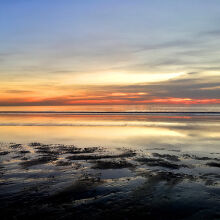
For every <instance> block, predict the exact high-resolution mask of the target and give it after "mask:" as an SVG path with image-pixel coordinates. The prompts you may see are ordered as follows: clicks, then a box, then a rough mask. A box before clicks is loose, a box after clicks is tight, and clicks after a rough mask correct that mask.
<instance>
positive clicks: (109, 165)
mask: <svg viewBox="0 0 220 220" xmlns="http://www.w3.org/2000/svg"><path fill="white" fill-rule="evenodd" d="M131 167H134V164H132V163H129V162H127V161H126V160H119V161H116V160H113V161H102V160H99V161H95V162H94V165H93V166H92V168H93V169H122V168H131Z"/></svg>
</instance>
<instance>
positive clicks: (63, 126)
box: [0, 107, 220, 152]
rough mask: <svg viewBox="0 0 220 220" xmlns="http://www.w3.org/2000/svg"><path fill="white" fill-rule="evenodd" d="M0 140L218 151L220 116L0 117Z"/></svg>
mask: <svg viewBox="0 0 220 220" xmlns="http://www.w3.org/2000/svg"><path fill="white" fill-rule="evenodd" d="M187 108H188V107H187ZM154 110H155V109H154ZM174 110H175V111H177V109H174ZM189 110H190V111H192V109H191V108H190V109H188V110H187V111H189ZM193 110H195V109H193ZM217 110H218V108H215V112H216V111H217ZM102 111H103V109H102ZM166 111H167V109H166ZM182 111H186V109H182ZM0 140H1V142H16V143H22V144H27V143H30V142H33V141H35V142H42V143H45V144H52V143H53V144H75V145H77V146H79V147H85V146H88V147H90V146H105V147H111V148H112V147H120V146H126V147H132V148H145V147H149V146H161V145H166V146H167V147H169V146H173V147H175V148H184V149H185V150H188V149H190V150H195V151H197V150H198V151H210V152H211V151H220V147H219V140H220V115H219V114H211V115H209V114H204V113H203V114H196V113H177V114H175V113H171V114H170V113H168V114H164V113H163V114H101V115H100V114H83V115H82V114H70V113H68V114H65V113H35V114H33V113H31V112H29V113H19V114H18V113H10V114H5V113H0Z"/></svg>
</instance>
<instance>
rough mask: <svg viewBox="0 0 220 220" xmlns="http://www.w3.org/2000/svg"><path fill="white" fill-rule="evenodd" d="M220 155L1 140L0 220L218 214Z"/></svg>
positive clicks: (219, 216) (210, 216)
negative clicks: (25, 143) (78, 146)
mask: <svg viewBox="0 0 220 220" xmlns="http://www.w3.org/2000/svg"><path fill="white" fill-rule="evenodd" d="M219 171H220V157H219V153H217V152H212V153H209V154H208V153H206V154H203V153H202V152H200V154H198V155H195V154H190V153H188V152H187V153H186V152H182V151H181V150H176V149H172V148H160V147H158V148H147V149H143V150H137V151H134V150H131V149H127V148H117V149H114V150H110V149H109V148H102V147H90V148H77V147H75V146H73V145H54V144H49V145H44V144H40V143H30V144H27V145H22V144H16V143H10V144H8V143H1V145H0V175H1V179H0V212H1V219H103V218H105V219H112V218H120V219H133V218H136V219H137V218H139V219H140V218H145V219H169V220H172V219H175V220H176V219H206V220H208V219H220V209H219V207H220V174H219Z"/></svg>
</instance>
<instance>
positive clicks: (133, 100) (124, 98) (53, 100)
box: [0, 93, 220, 106]
mask: <svg viewBox="0 0 220 220" xmlns="http://www.w3.org/2000/svg"><path fill="white" fill-rule="evenodd" d="M117 95H119V96H117ZM129 95H130V96H129ZM131 95H132V94H129V93H128V94H126V95H125V94H124V95H122V94H116V95H113V96H112V94H111V95H110V96H95V95H94V96H87V97H73V96H60V97H50V98H48V97H46V98H38V97H25V98H21V97H14V98H11V97H10V98H6V97H1V98H0V106H32V105H33V106H46V105H47V106H49V105H51V106H53V105H55V106H62V105H111V104H112V105H138V104H186V105H194V104H195V105H196V104H220V99H191V98H175V97H167V98H153V99H144V98H142V99H140V97H141V95H138V93H136V96H131ZM133 95H134V94H133ZM113 97H115V98H113ZM116 97H117V98H116Z"/></svg>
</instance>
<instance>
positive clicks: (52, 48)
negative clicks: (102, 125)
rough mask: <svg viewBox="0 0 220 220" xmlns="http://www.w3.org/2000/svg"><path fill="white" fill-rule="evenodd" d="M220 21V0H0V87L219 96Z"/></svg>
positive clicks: (34, 91) (50, 95) (49, 95)
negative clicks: (175, 89)
mask: <svg viewBox="0 0 220 220" xmlns="http://www.w3.org/2000/svg"><path fill="white" fill-rule="evenodd" d="M219 23H220V2H219V0H210V1H207V0H184V1H181V0H154V1H148V0H135V1H133V0H108V1H103V0H93V1H92V0H83V1H82V0H72V1H71V0H62V1H61V0H1V1H0V30H1V34H0V42H1V43H0V86H1V88H2V89H1V93H2V96H4V97H7V95H8V97H10V98H13V93H12V91H13V90H14V91H17V92H20V93H19V94H20V97H19V98H20V99H22V98H24V97H26V98H27V99H28V98H29V99H30V98H39V97H40V96H41V97H44V100H46V99H47V98H53V99H56V96H57V95H56V94H59V91H60V90H62V95H63V96H64V97H65V96H68V97H69V96H72V95H73V94H74V96H76V97H78V99H82V97H85V96H88V95H89V96H94V94H96V95H97V94H98V93H102V94H106V93H107V94H111V93H116V94H117V93H118V91H120V93H123V92H124V93H126V94H127V93H132V94H134V92H135V91H136V90H138V91H140V92H142V93H145V95H142V97H141V98H142V100H150V99H152V98H158V97H159V98H161V97H162V98H165V99H166V98H169V97H175V98H189V99H190V98H195V99H201V98H203V99H218V98H220V97H219V94H220V88H219V86H218V85H217V84H218V83H220V73H219V71H220V62H219V61H220V52H219V51H220V28H219ZM177 84H178V85H179V86H178V87H180V89H179V90H178V91H179V92H178V91H177V92H175V93H174V89H173V88H175V87H176V85H177ZM180 85H181V86H180ZM107 87H108V90H106V89H105V88H107ZM160 88H162V89H160ZM48 90H51V93H48V92H46V91H48ZM189 90H190V91H189ZM9 91H11V92H10V94H9ZM22 91H26V93H25V94H24V93H23V92H22ZM37 91H41V92H40V93H39V94H37ZM43 91H45V92H43ZM64 91H65V92H64ZM28 92H29V93H28ZM82 94H83V96H82V97H81V95H82ZM183 94H184V95H183ZM195 94H196V95H195ZM16 95H17V94H16ZM183 96H184V97H183ZM105 98H106V99H108V98H109V97H106V96H105V97H103V99H105ZM139 98H140V97H139ZM138 100H139V99H138ZM134 101H136V99H135V98H134ZM4 103H5V101H2V104H4ZM22 103H23V102H22ZM73 103H74V102H73ZM0 104H1V102H0Z"/></svg>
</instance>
